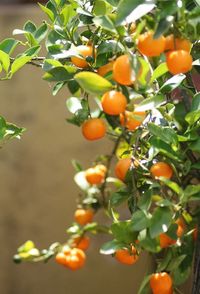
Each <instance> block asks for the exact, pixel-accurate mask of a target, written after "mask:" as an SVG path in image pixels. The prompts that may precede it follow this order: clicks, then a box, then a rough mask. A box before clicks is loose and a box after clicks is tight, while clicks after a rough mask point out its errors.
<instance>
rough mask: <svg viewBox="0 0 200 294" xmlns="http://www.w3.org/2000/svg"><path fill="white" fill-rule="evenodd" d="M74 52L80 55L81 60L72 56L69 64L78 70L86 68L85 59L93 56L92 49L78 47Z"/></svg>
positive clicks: (85, 46) (84, 46) (83, 46)
mask: <svg viewBox="0 0 200 294" xmlns="http://www.w3.org/2000/svg"><path fill="white" fill-rule="evenodd" d="M76 50H77V52H78V53H79V54H80V55H82V57H83V58H80V57H76V56H73V57H71V62H72V63H73V64H74V65H76V66H77V67H80V68H86V67H88V62H87V61H86V58H87V57H88V56H90V57H92V56H93V47H92V46H88V45H80V46H77V47H76Z"/></svg>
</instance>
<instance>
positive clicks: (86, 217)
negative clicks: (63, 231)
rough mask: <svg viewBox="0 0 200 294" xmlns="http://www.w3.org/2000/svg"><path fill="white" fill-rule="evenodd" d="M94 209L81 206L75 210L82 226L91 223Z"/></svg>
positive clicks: (75, 216) (76, 217)
mask: <svg viewBox="0 0 200 294" xmlns="http://www.w3.org/2000/svg"><path fill="white" fill-rule="evenodd" d="M93 217H94V211H93V210H92V209H82V208H79V209H77V210H76V211H75V214H74V218H75V220H76V222H77V223H78V224H80V225H82V226H84V225H86V224H88V223H90V222H91V221H92V220H93Z"/></svg>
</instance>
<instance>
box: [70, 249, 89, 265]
mask: <svg viewBox="0 0 200 294" xmlns="http://www.w3.org/2000/svg"><path fill="white" fill-rule="evenodd" d="M85 259H86V256H85V253H84V252H83V250H81V249H78V248H73V249H71V250H70V252H69V253H68V254H67V255H66V265H67V267H69V268H70V269H71V270H77V269H80V268H81V267H83V266H84V264H85Z"/></svg>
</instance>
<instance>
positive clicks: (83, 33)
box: [0, 0, 200, 293]
mask: <svg viewBox="0 0 200 294" xmlns="http://www.w3.org/2000/svg"><path fill="white" fill-rule="evenodd" d="M40 8H41V9H42V10H43V11H44V13H45V14H46V17H47V20H46V21H43V23H42V24H41V26H39V27H36V25H35V24H34V23H33V22H31V21H28V22H27V23H26V24H25V25H24V27H23V29H16V30H14V32H13V34H14V35H15V37H16V38H15V39H6V40H4V41H2V42H1V43H0V69H1V71H2V73H1V79H2V80H4V79H10V78H11V77H12V76H13V75H15V74H16V72H17V71H18V70H19V69H20V68H21V67H23V66H24V65H25V64H27V63H28V64H32V65H33V66H37V67H42V69H43V70H44V75H43V79H44V80H46V81H48V82H52V83H53V84H54V87H53V95H56V94H57V93H58V91H60V90H61V89H63V88H64V89H65V88H67V89H68V90H69V92H70V93H71V97H69V98H68V100H67V103H66V106H67V108H68V110H69V111H70V112H71V114H72V116H71V117H70V118H68V119H67V121H68V122H70V123H72V124H75V125H77V126H82V124H83V123H84V122H85V121H87V120H88V119H90V118H91V117H92V118H97V117H98V118H101V119H103V120H104V121H106V123H107V133H108V137H110V139H112V140H113V141H114V148H113V150H112V152H111V154H110V155H109V154H106V155H104V156H103V155H102V156H98V157H97V159H96V160H95V162H94V163H93V164H92V163H91V164H90V166H93V165H94V166H95V165H97V164H99V163H101V164H104V165H105V166H106V168H107V171H106V172H105V174H104V180H103V182H100V183H98V184H96V185H91V184H89V183H88V182H87V180H86V178H85V170H84V169H83V168H82V167H81V166H80V164H79V163H77V162H74V166H75V167H76V170H77V174H76V176H75V181H76V183H77V184H78V186H79V187H80V189H81V193H82V197H81V198H80V199H79V203H78V207H83V208H85V209H86V208H90V209H91V208H92V209H93V210H94V211H95V212H97V211H98V210H99V209H102V208H103V209H104V210H105V212H106V215H107V216H108V217H109V218H110V219H111V221H112V224H111V226H110V227H106V226H102V225H100V224H97V223H95V222H94V223H88V224H86V225H85V226H81V225H79V224H78V223H76V222H75V223H73V224H72V226H71V227H70V228H69V229H68V230H67V233H68V234H69V235H70V238H69V241H68V244H70V240H71V239H73V238H74V236H83V235H84V234H88V233H93V234H96V233H101V232H103V233H108V234H109V236H110V240H109V242H108V243H106V244H103V246H102V248H101V250H100V252H101V253H102V254H114V253H115V252H116V251H117V250H118V249H120V248H130V246H132V245H134V246H135V247H136V248H137V252H138V254H140V252H141V251H147V252H150V253H152V254H154V255H155V258H156V260H157V262H158V267H157V271H158V272H159V271H167V272H169V273H170V274H171V275H172V277H173V283H174V286H178V285H180V284H182V283H183V282H184V281H185V280H186V279H187V278H188V276H189V274H190V271H191V268H192V256H193V253H194V248H195V246H194V244H195V242H194V239H193V232H194V230H195V227H196V223H197V219H198V217H199V206H198V202H199V199H200V171H199V169H200V164H199V158H200V156H199V154H200V140H199V134H200V93H199V92H198V90H197V88H196V86H195V84H194V82H193V75H194V74H195V73H198V72H199V65H200V62H199V60H200V53H199V52H200V51H199V49H200V40H199V33H198V32H199V31H200V19H199V14H200V4H199V1H185V0H179V1H174V0H168V1H162V0H160V1H159V0H157V1H156V0H151V1H149V0H137V1H132V0H120V1H119V0H90V1H89V0H85V1H80V0H69V1H66V0H50V1H49V2H48V3H47V4H46V5H45V6H43V5H41V4H40ZM133 27H134V29H133ZM146 31H153V32H154V37H153V40H157V39H159V38H160V37H161V36H163V35H164V36H165V37H167V36H169V35H170V34H173V35H174V38H179V39H184V40H188V41H189V43H191V44H192V48H191V52H190V54H191V56H192V58H193V67H192V70H191V71H190V70H189V68H188V70H186V71H180V72H179V73H178V74H176V75H172V74H171V71H169V67H168V65H167V63H166V54H170V52H168V53H166V52H164V50H163V52H162V53H161V54H158V55H157V56H153V57H150V56H149V57H148V54H146V55H147V56H145V55H144V54H142V53H141V52H140V51H139V50H138V47H137V46H138V39H139V38H140V37H139V36H140V35H141V34H143V33H144V32H146ZM19 35H21V36H22V38H21V39H20V40H18V39H17V38H18V36H19ZM43 40H45V47H46V51H47V53H46V56H45V57H40V56H39V52H40V50H41V42H42V41H43ZM174 43H175V42H174ZM80 45H86V46H91V47H92V48H93V54H92V55H91V56H87V57H86V58H85V57H84V54H81V53H80V52H78V50H77V47H78V46H80ZM17 46H23V48H24V51H23V52H22V53H20V54H18V55H16V56H15V54H14V52H15V48H16V47H17ZM172 46H174V45H173V44H172ZM181 49H182V48H181ZM173 50H176V48H175V49H173ZM184 51H185V50H184ZM189 51H190V49H189ZM165 53H166V54H165ZM123 54H127V55H128V56H129V62H130V68H131V71H132V75H133V76H134V78H133V77H132V76H131V78H133V80H134V81H133V83H132V84H131V85H126V84H125V85H124V84H123V83H119V82H117V81H116V79H115V78H114V75H113V74H112V70H110V71H108V72H107V73H106V74H105V75H104V76H103V77H102V76H100V75H99V73H98V70H99V68H101V67H102V66H104V65H106V64H108V63H109V62H112V61H115V60H116V59H117V57H118V56H120V55H123ZM188 54H189V53H188ZM73 58H78V59H79V60H80V59H81V60H84V59H85V61H86V62H87V65H86V67H84V68H81V67H77V66H76V65H75V64H74V63H73V62H72V61H73ZM183 63H184V61H183ZM179 65H180V63H179V64H178V66H179ZM175 66H176V65H175ZM126 73H127V71H123V70H122V71H121V75H122V78H123V75H125V74H126ZM109 90H117V91H120V92H121V93H123V94H124V95H125V97H126V99H127V107H126V108H127V110H128V111H131V112H133V115H134V117H135V119H136V120H137V118H138V114H137V113H138V112H143V113H144V112H145V116H146V118H145V119H144V120H143V121H141V122H140V123H139V125H138V126H137V127H135V128H134V129H130V127H128V124H127V125H126V120H127V121H128V116H127V118H126V119H125V122H124V123H122V121H121V119H122V118H121V117H120V116H119V115H114V116H113V115H109V114H107V113H105V112H104V111H102V107H101V97H102V95H103V94H104V93H105V92H107V91H109ZM90 99H94V101H95V102H96V107H95V108H92V107H91V105H90V104H91V103H90ZM3 123H4V124H5V122H4V120H3ZM16 130H17V129H16ZM115 157H118V159H121V158H126V157H129V158H130V159H131V166H130V169H129V171H128V173H127V174H126V177H125V179H124V180H123V181H121V180H119V179H117V178H115V177H111V176H112V175H113V174H112V171H111V168H110V166H111V161H112V160H113V159H114V158H115ZM156 162H165V163H167V164H168V165H169V167H170V169H171V171H172V173H173V176H172V177H165V176H161V177H159V176H154V175H153V173H152V172H151V171H150V169H151V167H152V166H153V165H154V164H155V163H156ZM122 204H126V206H127V208H128V210H127V218H126V220H123V219H122V218H121V216H120V209H119V208H120V205H122ZM180 220H182V222H183V223H184V225H183V224H182V225H180V224H179V223H178V222H179V221H180ZM177 228H178V229H181V228H182V233H181V234H179V233H178V231H177ZM162 234H166V236H167V237H168V238H171V240H172V241H174V242H172V243H171V244H170V245H169V246H167V248H166V249H163V247H162V246H161V242H160V238H161V236H162ZM31 244H32V243H31ZM20 248H21V249H20ZM20 248H19V250H18V254H17V256H15V260H16V261H19V260H26V261H40V260H44V261H46V260H48V259H49V258H50V257H51V256H53V255H56V254H57V252H59V251H61V250H62V248H63V245H62V244H58V243H55V244H53V245H51V246H50V248H49V249H48V250H45V251H41V252H40V251H38V250H36V251H37V256H35V255H34V254H32V253H31V252H32V251H30V250H32V249H33V248H35V246H33V248H31V249H30V248H28V249H27V243H26V244H25V245H24V246H23V248H22V247H20ZM29 249H30V250H29ZM36 251H35V253H36ZM158 256H159V258H158ZM149 277H150V276H149V273H148V276H147V277H146V278H145V279H144V282H143V284H142V285H141V288H140V290H139V293H146V292H147V291H148V289H149Z"/></svg>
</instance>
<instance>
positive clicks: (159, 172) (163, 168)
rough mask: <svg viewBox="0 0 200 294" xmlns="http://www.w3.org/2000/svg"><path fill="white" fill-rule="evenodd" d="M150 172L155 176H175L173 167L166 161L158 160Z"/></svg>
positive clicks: (168, 177) (167, 177)
mask: <svg viewBox="0 0 200 294" xmlns="http://www.w3.org/2000/svg"><path fill="white" fill-rule="evenodd" d="M150 172H151V174H152V175H153V176H154V177H164V178H166V179H170V178H171V177H172V176H173V169H172V168H171V166H170V165H169V164H168V163H166V162H157V163H155V164H153V165H152V167H151V168H150Z"/></svg>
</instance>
